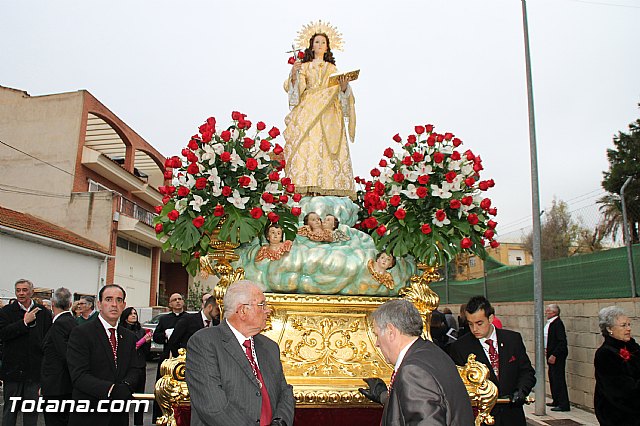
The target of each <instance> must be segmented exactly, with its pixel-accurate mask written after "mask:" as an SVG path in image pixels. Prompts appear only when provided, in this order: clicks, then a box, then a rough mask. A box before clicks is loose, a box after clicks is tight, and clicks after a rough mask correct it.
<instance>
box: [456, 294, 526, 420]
mask: <svg viewBox="0 0 640 426" xmlns="http://www.w3.org/2000/svg"><path fill="white" fill-rule="evenodd" d="M466 318H467V322H468V326H469V330H470V331H471V333H468V334H465V335H464V336H462V337H460V338H459V339H458V340H457V341H455V342H454V343H452V344H451V346H450V349H449V352H450V354H451V357H452V358H453V361H454V362H455V363H456V364H458V365H464V364H466V362H467V357H468V356H469V354H475V355H476V360H477V361H478V362H482V363H484V364H485V365H486V366H487V367H488V368H489V371H490V372H491V375H490V380H491V381H492V382H493V383H495V384H496V386H497V387H498V395H499V397H501V398H502V397H506V398H509V399H510V401H511V402H510V403H508V404H496V406H495V407H494V408H493V410H492V411H491V415H492V416H493V417H494V418H495V426H526V424H527V420H526V417H525V415H524V410H523V408H522V406H523V404H524V402H525V398H526V396H527V395H528V394H529V392H531V389H532V388H533V386H534V385H535V384H536V377H535V371H534V369H533V367H532V366H531V361H530V360H529V357H528V356H527V351H526V348H525V346H524V343H523V341H522V336H520V333H516V332H515V331H510V330H504V329H498V328H496V327H494V325H493V324H492V323H493V319H494V309H493V307H492V306H491V303H489V301H488V300H487V299H486V298H485V297H483V296H475V297H472V298H471V299H470V300H469V302H468V303H467V307H466Z"/></svg>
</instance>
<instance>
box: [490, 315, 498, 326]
mask: <svg viewBox="0 0 640 426" xmlns="http://www.w3.org/2000/svg"><path fill="white" fill-rule="evenodd" d="M495 318H496V316H495V315H493V314H491V315H489V323H490V324H493V320H494V319H495Z"/></svg>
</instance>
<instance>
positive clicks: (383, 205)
mask: <svg viewBox="0 0 640 426" xmlns="http://www.w3.org/2000/svg"><path fill="white" fill-rule="evenodd" d="M386 208H387V202H386V201H385V200H379V201H378V203H377V204H376V210H384V209H386Z"/></svg>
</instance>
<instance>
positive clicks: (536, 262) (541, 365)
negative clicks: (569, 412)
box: [522, 0, 546, 416]
mask: <svg viewBox="0 0 640 426" xmlns="http://www.w3.org/2000/svg"><path fill="white" fill-rule="evenodd" d="M522 25H523V29H524V55H525V69H526V74H527V99H528V108H529V152H530V153H529V155H530V160H531V210H532V217H533V301H534V303H533V305H534V310H533V313H534V320H535V321H534V324H535V328H534V336H535V353H536V386H535V388H534V390H535V394H536V406H535V414H537V415H539V416H544V415H545V414H546V405H545V402H546V401H545V399H546V398H545V362H546V358H545V354H544V322H543V318H544V300H543V296H542V256H541V251H542V250H541V247H540V240H541V233H540V190H539V187H538V152H537V151H538V150H537V145H536V121H535V115H534V108H533V83H532V78H531V54H530V51H529V25H528V23H527V2H526V0H522Z"/></svg>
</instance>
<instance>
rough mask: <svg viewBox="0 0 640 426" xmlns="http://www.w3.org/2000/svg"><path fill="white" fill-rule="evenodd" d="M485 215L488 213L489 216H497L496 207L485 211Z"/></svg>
mask: <svg viewBox="0 0 640 426" xmlns="http://www.w3.org/2000/svg"><path fill="white" fill-rule="evenodd" d="M487 213H489V214H490V215H491V216H495V215H497V214H498V209H497V208H496V207H491V208H490V209H489V210H487Z"/></svg>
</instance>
